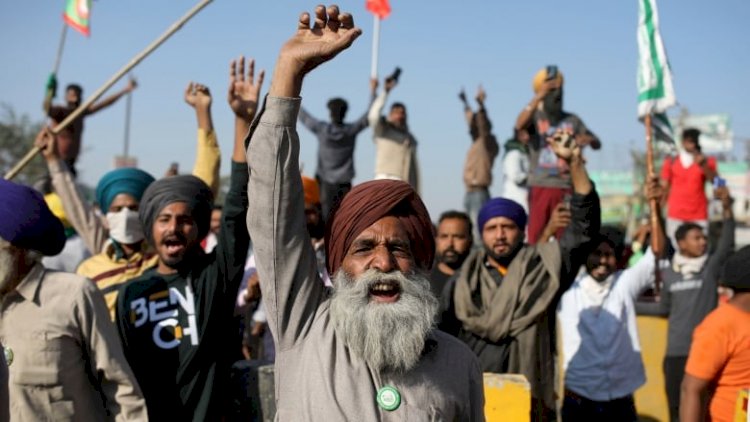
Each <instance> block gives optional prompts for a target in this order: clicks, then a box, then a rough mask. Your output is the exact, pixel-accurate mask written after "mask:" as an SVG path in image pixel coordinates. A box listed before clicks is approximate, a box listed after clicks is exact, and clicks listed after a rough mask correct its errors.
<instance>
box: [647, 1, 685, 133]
mask: <svg viewBox="0 0 750 422" xmlns="http://www.w3.org/2000/svg"><path fill="white" fill-rule="evenodd" d="M676 102H677V101H676V99H675V95H674V88H673V87H672V71H671V70H670V68H669V62H668V61H667V53H666V52H665V50H664V43H663V42H662V39H661V34H659V13H658V12H657V10H656V0H638V117H639V118H643V117H644V116H645V115H647V114H650V113H664V111H666V109H667V108H669V107H671V106H673V105H675V104H676Z"/></svg>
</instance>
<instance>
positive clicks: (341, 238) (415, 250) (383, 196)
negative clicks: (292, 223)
mask: <svg viewBox="0 0 750 422" xmlns="http://www.w3.org/2000/svg"><path fill="white" fill-rule="evenodd" d="M387 216H394V217H396V218H398V219H399V220H400V221H401V224H402V225H403V226H404V229H405V230H406V233H407V235H408V236H409V241H410V243H411V251H412V254H413V255H414V260H415V262H416V263H417V265H418V266H419V267H421V268H423V269H428V268H430V266H431V265H432V259H433V257H434V255H435V238H434V237H433V235H432V221H431V220H430V214H429V213H428V212H427V208H425V206H424V203H423V202H422V200H421V199H420V198H419V195H417V193H416V192H415V191H414V189H412V187H411V186H410V185H409V184H408V183H406V182H401V181H397V180H373V181H370V182H365V183H362V184H360V185H357V186H355V187H354V189H352V190H351V191H350V192H349V193H347V194H346V196H344V199H342V200H341V203H339V206H338V207H337V208H336V209H334V210H333V212H332V213H331V215H330V217H329V218H328V224H327V225H326V238H325V240H326V252H327V254H326V255H327V259H326V267H327V268H328V273H329V274H331V276H333V275H334V274H336V271H337V270H338V269H339V267H340V266H341V262H342V261H343V260H344V256H345V255H346V252H347V251H348V250H349V247H350V246H351V244H352V242H354V239H356V238H357V236H359V234H360V233H362V232H363V231H365V229H367V228H368V227H370V226H371V225H373V224H375V222H376V221H378V220H380V219H381V218H383V217H387Z"/></svg>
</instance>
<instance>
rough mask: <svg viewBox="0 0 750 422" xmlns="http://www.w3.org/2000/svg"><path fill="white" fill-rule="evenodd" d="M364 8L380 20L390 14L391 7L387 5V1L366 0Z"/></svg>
mask: <svg viewBox="0 0 750 422" xmlns="http://www.w3.org/2000/svg"><path fill="white" fill-rule="evenodd" d="M365 7H366V8H367V10H369V11H370V12H372V13H373V14H374V15H375V16H377V17H378V18H380V19H381V20H382V19H385V18H387V17H388V15H390V14H391V5H390V4H388V0H366V1H365Z"/></svg>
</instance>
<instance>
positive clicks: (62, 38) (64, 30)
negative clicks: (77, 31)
mask: <svg viewBox="0 0 750 422" xmlns="http://www.w3.org/2000/svg"><path fill="white" fill-rule="evenodd" d="M67 33H68V24H67V23H66V22H65V21H63V27H62V33H61V34H60V43H59V44H58V45H57V56H55V67H54V68H53V70H52V73H54V74H57V71H58V69H60V60H62V53H63V47H64V46H65V35H66V34H67Z"/></svg>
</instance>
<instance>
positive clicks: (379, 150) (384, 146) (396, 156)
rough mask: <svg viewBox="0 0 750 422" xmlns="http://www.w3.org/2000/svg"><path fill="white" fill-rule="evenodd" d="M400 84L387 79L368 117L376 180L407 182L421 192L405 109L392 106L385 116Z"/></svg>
mask: <svg viewBox="0 0 750 422" xmlns="http://www.w3.org/2000/svg"><path fill="white" fill-rule="evenodd" d="M397 83H398V81H397V80H396V79H395V78H393V77H390V78H387V79H386V80H385V85H384V87H383V88H384V89H383V91H382V92H381V93H380V94H378V96H377V97H375V101H373V103H372V106H370V112H369V113H368V115H367V119H368V121H369V123H370V127H372V131H373V136H374V141H375V151H376V152H375V179H390V180H401V181H404V182H408V183H409V184H410V185H411V187H412V188H414V190H416V191H417V192H419V165H418V163H417V139H416V138H415V137H414V135H412V134H411V132H410V131H409V126H408V125H407V124H406V106H405V105H404V104H402V103H393V104H391V111H390V112H389V113H388V117H385V116H383V115H382V112H383V107H385V102H386V100H387V99H388V93H390V92H391V90H392V89H393V87H395V86H396V84H397Z"/></svg>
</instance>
